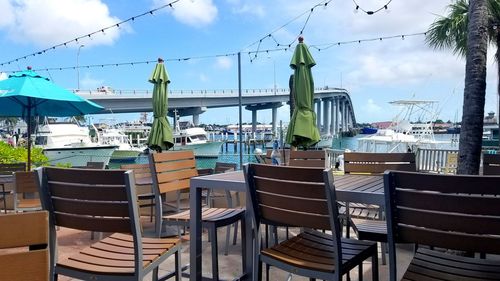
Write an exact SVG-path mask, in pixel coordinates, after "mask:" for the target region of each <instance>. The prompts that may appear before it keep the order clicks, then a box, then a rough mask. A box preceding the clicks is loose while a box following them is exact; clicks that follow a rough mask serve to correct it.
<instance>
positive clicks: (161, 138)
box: [148, 59, 174, 152]
mask: <svg viewBox="0 0 500 281" xmlns="http://www.w3.org/2000/svg"><path fill="white" fill-rule="evenodd" d="M149 82H151V83H153V84H154V88H153V116H154V120H153V126H152V127H151V132H150V133H149V137H148V147H149V148H151V149H153V150H156V151H159V152H161V151H162V150H168V149H170V148H171V147H172V146H174V142H173V137H172V128H171V127H170V123H169V122H168V119H167V111H168V92H167V88H168V87H167V86H168V83H170V80H169V79H168V73H167V70H166V69H165V65H163V60H162V59H158V63H157V64H156V67H155V69H154V71H153V74H151V77H150V78H149Z"/></svg>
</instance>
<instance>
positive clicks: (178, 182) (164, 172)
mask: <svg viewBox="0 0 500 281" xmlns="http://www.w3.org/2000/svg"><path fill="white" fill-rule="evenodd" d="M149 157H150V158H149V163H150V165H151V171H152V174H153V189H154V193H155V202H157V203H156V206H155V221H156V222H157V223H156V227H157V232H158V233H159V232H161V230H162V227H163V225H164V224H165V225H177V226H179V227H181V226H182V227H189V217H190V210H185V211H182V212H179V213H176V214H170V215H162V214H163V203H162V202H163V198H162V194H165V193H167V192H171V191H178V192H181V191H188V190H189V187H190V179H191V178H192V177H196V176H198V171H197V169H196V160H195V158H194V153H193V151H192V150H181V151H166V152H163V153H152V154H150V155H149ZM244 219H245V209H242V208H202V211H201V220H202V226H203V227H204V228H207V229H208V232H209V237H210V243H211V248H212V274H213V280H219V264H218V250H217V229H218V228H219V227H224V226H229V225H231V224H234V223H235V222H237V221H240V220H241V221H242V223H241V232H242V233H244V232H245V230H244V226H245V222H244ZM179 234H180V233H179ZM242 241H244V237H243V238H242ZM243 247H244V246H243V243H242V248H243ZM242 262H243V265H244V264H245V261H244V255H242Z"/></svg>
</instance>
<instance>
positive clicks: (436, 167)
mask: <svg viewBox="0 0 500 281" xmlns="http://www.w3.org/2000/svg"><path fill="white" fill-rule="evenodd" d="M449 154H458V150H456V149H429V148H419V149H417V152H416V155H415V156H416V164H417V171H419V172H430V173H441V172H442V170H443V168H444V167H447V166H449V164H450V163H448V161H449V159H450V157H449V156H448V155H449Z"/></svg>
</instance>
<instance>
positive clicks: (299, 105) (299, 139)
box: [286, 37, 320, 148]
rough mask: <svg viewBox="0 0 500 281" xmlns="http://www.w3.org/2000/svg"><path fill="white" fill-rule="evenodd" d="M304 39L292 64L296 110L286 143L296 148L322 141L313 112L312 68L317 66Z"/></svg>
mask: <svg viewBox="0 0 500 281" xmlns="http://www.w3.org/2000/svg"><path fill="white" fill-rule="evenodd" d="M303 40H304V39H303V38H302V37H299V44H297V47H296V48H295V52H294V54H293V57H292V61H291V62H290V67H291V68H292V69H293V70H294V80H293V97H294V101H295V103H294V105H295V108H294V110H293V115H292V118H291V119H290V124H289V126H288V131H287V133H286V142H287V143H289V144H290V145H292V146H295V147H299V146H301V147H304V148H307V147H309V146H312V145H314V144H316V143H317V142H319V141H320V135H319V131H318V128H317V127H316V113H315V112H314V110H313V96H314V81H313V77H312V74H311V68H312V67H313V66H315V65H316V62H315V61H314V59H313V57H312V56H311V53H310V52H309V50H308V48H307V46H306V44H304V43H303Z"/></svg>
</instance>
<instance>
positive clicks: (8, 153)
mask: <svg viewBox="0 0 500 281" xmlns="http://www.w3.org/2000/svg"><path fill="white" fill-rule="evenodd" d="M18 162H28V150H27V149H26V148H25V147H22V146H18V147H12V146H10V145H9V144H7V143H5V142H3V141H0V163H18ZM31 163H33V165H34V166H36V167H39V166H45V165H48V163H49V159H48V158H47V156H45V155H44V154H43V152H42V149H41V148H38V147H32V148H31Z"/></svg>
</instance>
